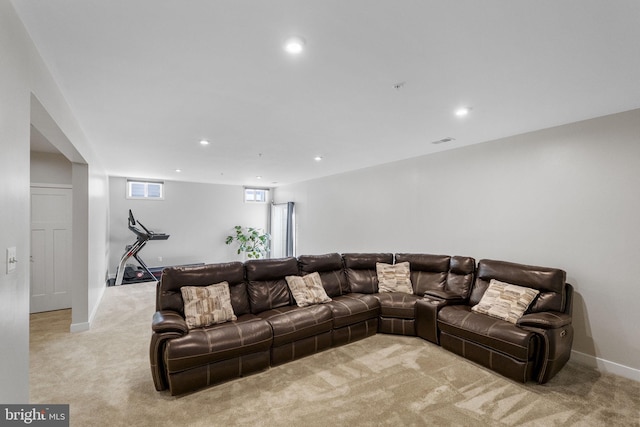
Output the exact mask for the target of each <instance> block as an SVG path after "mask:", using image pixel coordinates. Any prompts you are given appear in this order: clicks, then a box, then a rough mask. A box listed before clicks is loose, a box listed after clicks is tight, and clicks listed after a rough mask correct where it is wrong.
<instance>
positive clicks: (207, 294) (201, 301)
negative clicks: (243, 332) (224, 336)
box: [180, 282, 237, 329]
mask: <svg viewBox="0 0 640 427" xmlns="http://www.w3.org/2000/svg"><path fill="white" fill-rule="evenodd" d="M180 291H181V292H182V300H183V301H184V317H185V320H186V321H187V326H188V327H189V329H193V328H199V327H201V326H209V325H213V324H216V323H224V322H228V321H229V320H236V319H237V317H236V315H235V314H234V313H233V307H232V306H231V293H230V292H229V283H227V282H221V283H216V284H215V285H209V286H183V287H182V288H180Z"/></svg>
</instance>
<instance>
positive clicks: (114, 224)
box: [109, 177, 269, 276]
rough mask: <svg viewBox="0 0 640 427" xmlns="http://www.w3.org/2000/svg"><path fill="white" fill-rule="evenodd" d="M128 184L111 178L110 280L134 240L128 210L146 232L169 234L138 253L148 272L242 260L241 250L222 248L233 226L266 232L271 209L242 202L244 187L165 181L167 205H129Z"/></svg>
mask: <svg viewBox="0 0 640 427" xmlns="http://www.w3.org/2000/svg"><path fill="white" fill-rule="evenodd" d="M126 181H127V180H126V178H122V177H110V178H109V189H110V210H111V215H110V258H109V272H110V275H111V276H115V274H116V267H117V266H118V263H119V262H120V257H121V256H122V254H123V253H124V250H125V247H126V245H130V244H132V243H133V242H134V241H135V235H134V234H133V233H132V232H131V231H130V230H129V229H128V228H127V225H128V213H129V209H131V210H132V211H133V214H134V216H135V217H136V219H137V220H139V221H140V222H142V223H143V224H144V225H145V227H147V228H148V229H150V230H152V231H155V232H159V233H166V234H169V235H170V237H169V239H168V240H166V241H150V242H148V243H147V245H146V246H145V247H144V249H143V250H142V251H140V257H141V258H142V260H143V261H144V262H145V263H146V264H147V265H148V266H149V267H156V266H171V265H180V264H190V263H201V262H203V263H214V262H228V261H232V260H241V259H242V257H241V256H240V255H238V254H237V253H236V250H237V247H236V246H232V245H226V244H225V243H224V239H225V237H226V236H228V235H229V234H232V233H233V227H234V226H236V225H241V226H243V227H244V226H248V227H257V228H262V229H264V230H266V229H267V218H268V209H269V205H268V204H265V203H262V204H260V203H258V204H252V203H244V201H243V194H244V193H243V187H242V186H239V185H219V184H201V183H193V182H178V181H165V187H164V189H165V198H164V200H131V199H127V198H126ZM160 258H161V260H160ZM130 263H132V264H135V263H137V262H136V261H135V260H134V259H131V261H130Z"/></svg>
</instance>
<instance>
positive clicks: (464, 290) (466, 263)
mask: <svg viewBox="0 0 640 427" xmlns="http://www.w3.org/2000/svg"><path fill="white" fill-rule="evenodd" d="M405 261H408V262H409V263H410V264H411V283H412V284H413V289H414V290H415V292H414V293H415V294H416V295H424V294H425V292H427V291H433V290H441V291H448V292H453V293H455V294H457V295H459V296H460V297H462V298H466V297H467V296H468V295H469V291H470V289H471V284H472V282H473V274H474V272H475V265H476V261H475V259H473V258H470V257H462V256H453V257H452V256H448V255H431V254H408V253H398V254H396V263H400V262H405Z"/></svg>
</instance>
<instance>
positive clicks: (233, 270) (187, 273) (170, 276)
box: [156, 262, 251, 316]
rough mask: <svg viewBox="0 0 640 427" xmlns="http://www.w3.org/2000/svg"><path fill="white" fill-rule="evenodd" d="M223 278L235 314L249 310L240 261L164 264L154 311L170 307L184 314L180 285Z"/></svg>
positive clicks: (211, 283) (204, 284) (203, 284)
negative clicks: (195, 264)
mask: <svg viewBox="0 0 640 427" xmlns="http://www.w3.org/2000/svg"><path fill="white" fill-rule="evenodd" d="M223 281H226V282H227V283H229V292H230V293H231V306H232V307H233V312H234V313H235V314H236V316H240V315H242V314H247V313H250V312H251V310H250V307H249V297H248V295H247V285H246V283H245V282H244V267H243V266H242V263H241V262H228V263H222V264H208V265H202V266H195V267H193V266H192V267H167V268H165V269H164V270H163V271H162V279H161V280H160V283H159V285H158V290H157V292H156V310H157V311H161V310H172V311H177V312H178V313H181V314H184V303H183V300H182V294H181V293H180V288H181V287H182V286H209V285H213V284H214V283H220V282H223Z"/></svg>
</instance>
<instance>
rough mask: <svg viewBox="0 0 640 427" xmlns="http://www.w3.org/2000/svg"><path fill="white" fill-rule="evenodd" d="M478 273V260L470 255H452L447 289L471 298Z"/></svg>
mask: <svg viewBox="0 0 640 427" xmlns="http://www.w3.org/2000/svg"><path fill="white" fill-rule="evenodd" d="M475 273H476V260H475V259H474V258H471V257H468V256H452V257H451V262H450V263H449V274H448V275H447V285H446V286H445V290H446V291H449V292H453V293H455V294H457V295H460V296H462V297H463V298H469V295H470V294H471V287H472V286H473V279H474V278H475Z"/></svg>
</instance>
